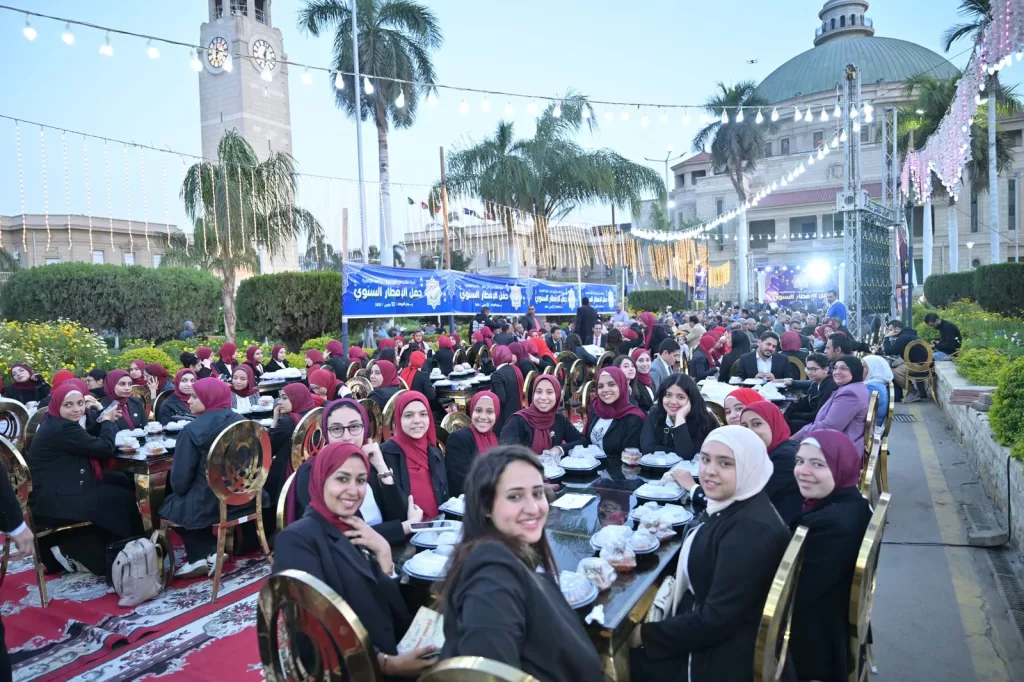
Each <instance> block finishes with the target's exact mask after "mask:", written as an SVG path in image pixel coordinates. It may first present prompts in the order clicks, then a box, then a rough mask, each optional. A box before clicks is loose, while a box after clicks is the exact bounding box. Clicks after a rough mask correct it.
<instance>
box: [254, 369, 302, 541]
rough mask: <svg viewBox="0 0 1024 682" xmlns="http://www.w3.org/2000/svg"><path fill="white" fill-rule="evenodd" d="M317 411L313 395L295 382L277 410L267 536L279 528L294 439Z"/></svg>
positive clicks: (268, 487) (272, 437) (285, 391)
mask: <svg viewBox="0 0 1024 682" xmlns="http://www.w3.org/2000/svg"><path fill="white" fill-rule="evenodd" d="M313 408H314V405H313V394H312V393H310V392H309V389H307V388H306V387H305V386H303V385H302V384H300V383H298V382H295V383H291V384H288V385H287V386H285V387H284V388H283V389H281V397H280V398H278V400H277V405H275V406H274V417H273V425H272V426H271V427H270V429H269V431H270V452H271V453H272V455H271V456H272V460H271V463H270V472H269V473H268V474H267V482H266V484H265V485H264V487H263V489H264V490H266V491H267V494H268V495H270V506H269V507H267V508H266V509H267V510H268V513H266V514H264V517H263V520H264V523H265V524H266V522H268V521H269V522H270V523H269V524H268V525H267V529H268V530H267V533H268V534H269V533H271V532H273V530H275V529H276V525H277V500H278V497H280V495H281V488H282V487H283V486H284V482H285V480H286V479H287V478H288V476H289V475H290V474H291V459H292V435H294V433H295V427H296V426H298V424H299V422H300V421H302V417H303V416H304V415H305V414H306V413H307V412H309V411H310V410H312V409H313Z"/></svg>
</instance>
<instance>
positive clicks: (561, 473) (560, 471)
mask: <svg viewBox="0 0 1024 682" xmlns="http://www.w3.org/2000/svg"><path fill="white" fill-rule="evenodd" d="M553 468H554V469H558V472H557V473H555V474H553V475H551V476H547V475H545V476H544V480H546V481H557V480H558V479H560V478H561V477H562V476H565V469H563V468H562V467H553Z"/></svg>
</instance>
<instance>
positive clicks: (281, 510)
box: [277, 471, 298, 531]
mask: <svg viewBox="0 0 1024 682" xmlns="http://www.w3.org/2000/svg"><path fill="white" fill-rule="evenodd" d="M297 473H298V472H297V471H293V472H292V474H291V476H289V477H288V478H287V479H286V480H285V482H284V485H283V486H281V494H280V495H279V496H278V498H277V530H278V531H280V530H281V529H282V528H284V527H285V526H287V525H288V523H287V519H286V518H285V511H286V509H287V507H288V493H289V492H290V491H291V489H292V486H293V485H295V475H296V474H297Z"/></svg>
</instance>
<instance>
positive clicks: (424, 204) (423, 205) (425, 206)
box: [420, 201, 427, 211]
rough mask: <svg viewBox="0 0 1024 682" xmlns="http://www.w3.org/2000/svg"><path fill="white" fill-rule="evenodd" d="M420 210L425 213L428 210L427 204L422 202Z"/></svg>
mask: <svg viewBox="0 0 1024 682" xmlns="http://www.w3.org/2000/svg"><path fill="white" fill-rule="evenodd" d="M420 208H422V209H423V210H424V211H425V210H427V202H425V201H421V202H420Z"/></svg>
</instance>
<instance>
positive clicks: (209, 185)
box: [161, 130, 323, 339]
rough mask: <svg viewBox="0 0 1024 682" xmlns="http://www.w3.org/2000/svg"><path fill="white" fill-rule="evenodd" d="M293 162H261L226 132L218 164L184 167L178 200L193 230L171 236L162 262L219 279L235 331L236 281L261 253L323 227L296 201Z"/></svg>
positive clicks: (279, 155) (284, 158)
mask: <svg viewBox="0 0 1024 682" xmlns="http://www.w3.org/2000/svg"><path fill="white" fill-rule="evenodd" d="M295 191H296V173H295V161H294V160H293V159H292V157H291V155H290V154H287V153H285V152H274V153H272V154H271V155H270V156H269V157H268V158H267V160H266V161H263V162H260V160H259V159H258V158H257V157H256V152H254V151H253V149H252V147H251V146H250V145H249V143H248V142H246V140H245V138H243V137H242V136H241V135H239V134H238V131H236V130H231V131H229V132H227V133H225V134H224V137H222V138H221V141H220V144H218V145H217V163H209V162H203V163H197V164H194V165H192V166H191V167H190V168H189V169H188V170H187V171H186V172H185V179H184V181H182V183H181V198H182V200H184V202H185V213H186V215H187V216H188V218H189V220H191V221H192V224H193V226H194V228H195V230H194V233H193V234H194V236H193V243H192V244H189V242H188V237H187V236H185V235H176V236H174V237H172V238H171V248H170V249H169V250H168V252H167V253H166V254H165V255H164V258H163V260H162V262H161V264H162V265H163V264H166V265H182V266H191V267H199V268H202V269H204V270H208V271H211V272H215V273H217V274H218V275H220V277H221V280H222V281H221V301H222V303H223V306H224V331H225V333H226V334H227V337H228V339H234V336H235V322H236V316H235V279H236V277H237V276H238V275H239V274H240V273H242V272H244V271H249V272H259V269H260V253H261V252H262V253H264V254H266V255H267V256H268V257H273V256H276V255H278V254H280V253H282V252H283V251H284V249H285V247H286V246H287V245H288V244H289V243H291V242H293V241H294V240H295V239H296V238H297V237H298V236H299V235H300V234H305V235H307V236H309V237H310V238H312V239H315V238H316V237H317V236H319V235H320V234H322V232H323V230H322V228H321V226H320V224H319V223H318V222H317V220H316V218H314V217H313V214H311V213H310V212H309V211H307V210H305V209H302V208H299V207H297V206H295V204H294V199H295Z"/></svg>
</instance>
